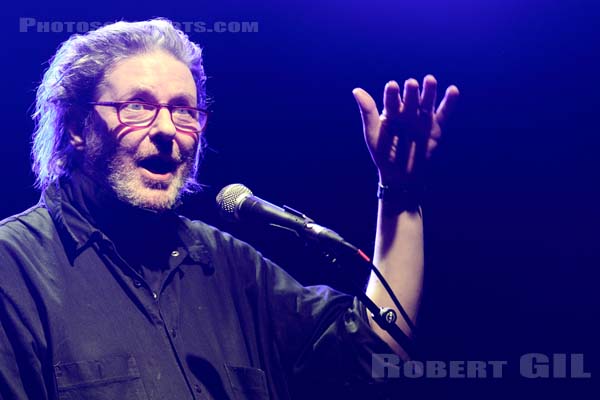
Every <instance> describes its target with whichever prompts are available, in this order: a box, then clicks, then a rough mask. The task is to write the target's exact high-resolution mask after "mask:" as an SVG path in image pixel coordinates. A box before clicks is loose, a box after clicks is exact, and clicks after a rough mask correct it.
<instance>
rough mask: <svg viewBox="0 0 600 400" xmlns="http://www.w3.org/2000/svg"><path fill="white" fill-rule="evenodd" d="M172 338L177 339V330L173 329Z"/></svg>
mask: <svg viewBox="0 0 600 400" xmlns="http://www.w3.org/2000/svg"><path fill="white" fill-rule="evenodd" d="M171 336H173V337H177V331H176V330H175V329H171Z"/></svg>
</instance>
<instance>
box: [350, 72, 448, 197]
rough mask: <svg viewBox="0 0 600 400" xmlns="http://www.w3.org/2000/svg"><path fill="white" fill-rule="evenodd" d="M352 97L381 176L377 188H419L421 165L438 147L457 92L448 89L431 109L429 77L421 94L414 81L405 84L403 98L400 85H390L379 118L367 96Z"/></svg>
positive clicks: (433, 97)
mask: <svg viewBox="0 0 600 400" xmlns="http://www.w3.org/2000/svg"><path fill="white" fill-rule="evenodd" d="M352 93H353V94H354V97H355V99H356V101H357V103H358V106H359V108H360V112H361V116H362V121H363V131H364V134H365V141H366V142H367V146H368V148H369V152H370V153H371V157H372V158H373V161H374V162H375V165H376V166H377V168H378V170H379V180H380V182H381V183H382V184H384V185H388V184H394V183H417V182H420V180H421V179H422V170H423V164H424V163H425V161H426V160H427V159H429V158H430V157H431V154H432V152H433V150H434V149H435V148H436V146H437V145H438V142H439V140H440V138H441V136H442V128H443V127H444V124H445V122H446V121H447V119H448V116H449V115H450V114H451V112H452V109H453V108H454V106H455V104H456V102H457V100H458V96H459V91H458V88H457V87H456V86H454V85H452V86H450V87H448V89H446V93H445V95H444V98H443V99H442V101H441V102H440V105H439V106H438V108H437V109H435V104H436V95H437V81H436V79H435V77H433V76H432V75H427V76H426V77H425V78H424V79H423V88H422V91H421V90H420V88H419V83H418V82H417V81H416V80H415V79H408V80H406V81H405V82H404V92H403V93H402V96H400V86H399V85H398V83H397V82H395V81H390V82H388V83H387V84H386V85H385V88H384V92H383V112H381V114H380V113H379V111H378V110H377V105H376V104H375V100H373V98H372V97H371V96H370V95H369V94H368V93H367V92H366V91H365V90H363V89H360V88H357V89H354V90H353V91H352Z"/></svg>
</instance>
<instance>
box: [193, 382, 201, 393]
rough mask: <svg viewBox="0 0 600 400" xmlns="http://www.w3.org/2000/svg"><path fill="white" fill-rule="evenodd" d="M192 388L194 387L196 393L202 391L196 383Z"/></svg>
mask: <svg viewBox="0 0 600 400" xmlns="http://www.w3.org/2000/svg"><path fill="white" fill-rule="evenodd" d="M194 389H196V392H197V393H202V388H201V387H200V385H198V384H197V383H196V384H195V385H194Z"/></svg>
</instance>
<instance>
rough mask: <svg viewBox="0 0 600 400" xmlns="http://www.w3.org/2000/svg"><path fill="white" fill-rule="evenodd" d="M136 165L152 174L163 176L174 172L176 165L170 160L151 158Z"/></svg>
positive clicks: (157, 157)
mask: <svg viewBox="0 0 600 400" xmlns="http://www.w3.org/2000/svg"><path fill="white" fill-rule="evenodd" d="M138 165H139V166H140V167H142V168H144V169H146V170H148V171H149V172H151V173H153V174H157V175H165V174H169V173H173V172H175V170H176V169H177V165H178V164H177V162H176V161H175V160H173V159H171V158H166V157H160V156H151V157H148V158H144V159H143V160H140V161H139V162H138Z"/></svg>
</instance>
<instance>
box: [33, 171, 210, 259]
mask: <svg viewBox="0 0 600 400" xmlns="http://www.w3.org/2000/svg"><path fill="white" fill-rule="evenodd" d="M41 202H42V203H43V204H45V206H46V207H47V209H48V211H49V213H50V215H51V216H52V218H53V220H54V221H55V223H56V225H57V227H58V231H59V234H60V236H61V240H62V241H63V243H64V245H65V248H66V249H67V252H68V254H69V258H70V260H71V262H72V261H73V260H74V259H75V258H76V257H77V256H78V255H79V254H81V252H82V251H83V250H84V249H85V248H87V247H89V246H90V245H92V244H93V243H95V242H99V243H100V242H103V241H104V242H108V243H110V244H111V245H112V242H111V240H110V238H109V237H107V236H106V235H105V234H104V232H103V231H102V230H101V229H100V228H99V226H101V225H102V222H103V221H101V219H102V218H103V215H102V211H101V212H98V210H104V209H109V210H115V209H118V210H119V211H118V212H125V213H129V212H130V213H133V214H136V213H137V216H140V215H144V216H147V217H148V218H158V217H160V218H165V221H169V223H173V224H175V226H176V232H177V235H178V236H179V238H180V239H181V242H182V244H183V246H184V247H185V249H186V251H187V253H188V257H190V258H191V259H192V260H193V261H194V262H196V263H200V264H203V265H204V266H205V267H206V266H208V267H210V268H211V269H212V263H211V259H210V253H209V251H208V250H207V247H206V245H205V243H204V241H203V240H202V238H201V236H200V235H199V234H198V233H196V232H195V231H194V230H193V229H192V227H191V222H190V221H189V220H187V219H186V218H184V217H181V216H179V215H177V214H176V213H175V212H174V211H172V210H169V211H166V212H164V213H161V214H160V216H159V213H157V212H156V211H152V210H147V209H142V208H138V207H134V206H131V205H128V204H125V203H123V202H121V201H120V200H118V199H116V197H115V196H114V195H111V194H109V193H107V192H106V191H102V190H99V189H98V185H97V183H95V182H94V181H93V179H92V178H90V177H88V176H87V175H85V174H83V173H81V172H78V171H74V172H73V173H72V174H71V175H70V176H69V177H63V178H60V179H59V180H57V181H55V182H53V183H52V184H50V185H49V186H48V187H47V188H46V189H45V190H44V192H43V193H42V199H41Z"/></svg>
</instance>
